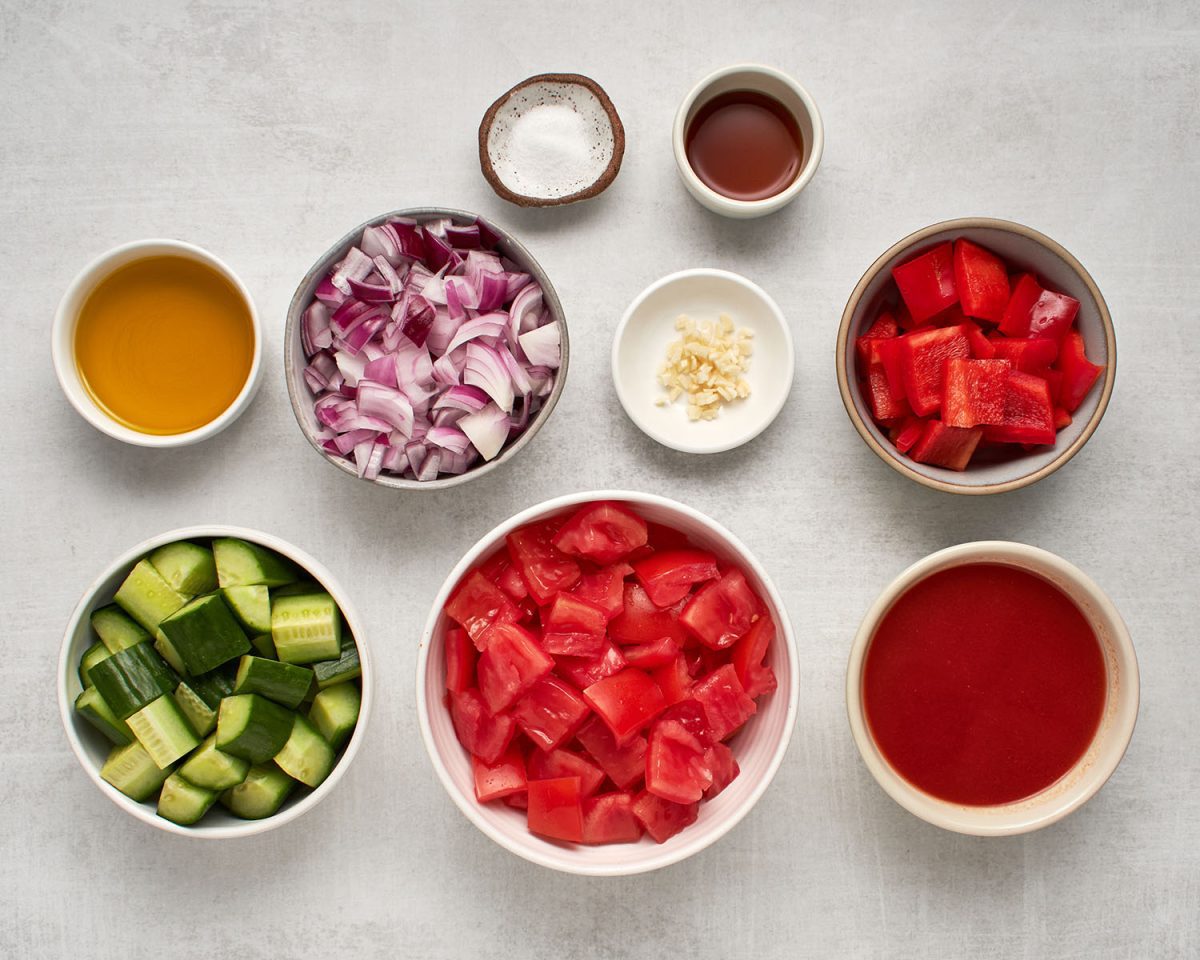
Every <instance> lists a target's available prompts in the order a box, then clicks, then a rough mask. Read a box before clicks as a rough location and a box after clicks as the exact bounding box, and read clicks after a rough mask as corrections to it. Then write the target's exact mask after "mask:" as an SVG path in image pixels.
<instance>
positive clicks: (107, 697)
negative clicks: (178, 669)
mask: <svg viewBox="0 0 1200 960" xmlns="http://www.w3.org/2000/svg"><path fill="white" fill-rule="evenodd" d="M88 672H89V675H90V676H91V679H92V682H93V683H94V684H95V685H96V689H97V690H98V691H99V692H100V696H102V697H103V698H104V702H105V703H107V704H108V705H109V706H110V707H112V712H113V713H115V714H116V715H117V716H118V717H120V718H121V719H122V720H127V719H128V718H129V716H130V714H133V713H137V712H138V711H139V710H141V709H142V707H144V706H146V704H148V703H150V702H151V701H153V700H157V699H158V698H159V697H161V696H162V695H163V694H164V693H170V692H171V691H172V690H174V689H175V687H176V686H178V684H179V677H178V676H176V675H175V671H174V670H172V669H171V668H170V667H168V666H167V665H166V664H165V663H164V662H163V659H162V657H160V656H159V655H158V654H157V653H155V652H154V648H153V647H151V646H150V644H148V643H139V644H138V645H137V646H136V647H129V648H127V649H125V650H122V651H121V652H120V653H114V654H112V656H110V657H107V658H106V659H104V660H101V661H100V662H99V663H97V664H94V665H93V666H92V667H91V668H90V670H89V671H88Z"/></svg>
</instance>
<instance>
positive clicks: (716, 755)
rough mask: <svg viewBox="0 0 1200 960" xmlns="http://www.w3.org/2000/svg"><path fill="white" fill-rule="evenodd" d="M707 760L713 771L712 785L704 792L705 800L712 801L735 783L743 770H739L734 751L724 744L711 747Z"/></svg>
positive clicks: (715, 744)
mask: <svg viewBox="0 0 1200 960" xmlns="http://www.w3.org/2000/svg"><path fill="white" fill-rule="evenodd" d="M705 759H706V760H707V762H708V766H709V769H711V770H712V784H711V785H710V786H709V788H708V789H707V790H705V791H704V799H705V800H711V799H712V798H713V797H715V796H716V795H717V794H719V793H720V792H721V791H722V790H724V789H725V788H726V787H727V786H729V785H730V784H731V783H733V781H734V780H735V779H736V778H737V775H738V774H739V773H741V770H740V769H739V768H738V762H737V758H736V757H734V755H733V751H732V750H730V749H729V747H727V746H725V744H723V743H714V744H713V745H712V746H710V747H709V748H708V754H707V756H706V757H705Z"/></svg>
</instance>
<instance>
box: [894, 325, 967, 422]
mask: <svg viewBox="0 0 1200 960" xmlns="http://www.w3.org/2000/svg"><path fill="white" fill-rule="evenodd" d="M898 343H899V344H900V346H899V348H898V349H899V351H900V365H901V368H902V369H903V374H904V391H905V395H906V396H907V397H908V403H909V406H911V407H912V410H913V413H915V414H916V415H917V416H919V417H927V416H929V415H931V414H934V413H937V412H938V410H940V409H941V406H942V384H943V382H944V379H945V375H946V361H948V360H949V359H950V358H951V357H969V356H970V355H971V343H970V341H969V340H968V339H967V335H966V333H965V331H964V330H963V328H962V327H961V326H956V327H941V328H937V327H934V328H930V329H925V330H915V331H913V332H912V333H909V334H905V335H904V336H903V337H901V338H900V339H899V341H898Z"/></svg>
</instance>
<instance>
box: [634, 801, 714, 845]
mask: <svg viewBox="0 0 1200 960" xmlns="http://www.w3.org/2000/svg"><path fill="white" fill-rule="evenodd" d="M633 815H634V816H635V817H637V818H638V820H640V821H641V824H642V826H643V827H645V828H646V832H647V833H648V834H650V836H651V837H653V838H654V842H655V843H666V842H667V841H668V840H670V839H671V838H672V837H673V836H675V834H677V833H679V831H680V830H682V829H683V828H684V827H688V826H691V825H692V824H693V823H695V822H696V818H697V817H699V816H700V804H699V803H687V804H681V803H672V802H671V801H670V800H664V799H663V798H662V797H656V796H655V795H654V794H652V793H650V792H649V791H648V790H643V791H642V792H641V793H639V794H638V795H637V796H636V797H634V800H633Z"/></svg>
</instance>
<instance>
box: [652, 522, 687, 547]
mask: <svg viewBox="0 0 1200 960" xmlns="http://www.w3.org/2000/svg"><path fill="white" fill-rule="evenodd" d="M646 534H647V537H648V541H647V546H648V547H649V548H650V549H651V550H685V549H687V547H689V546H690V545H691V541H690V540H688V535H687V534H686V533H684V532H683V531H682V530H676V529H675V528H674V527H665V526H663V525H662V524H661V523H654V522H653V521H650V522H648V523H647V524H646Z"/></svg>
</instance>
